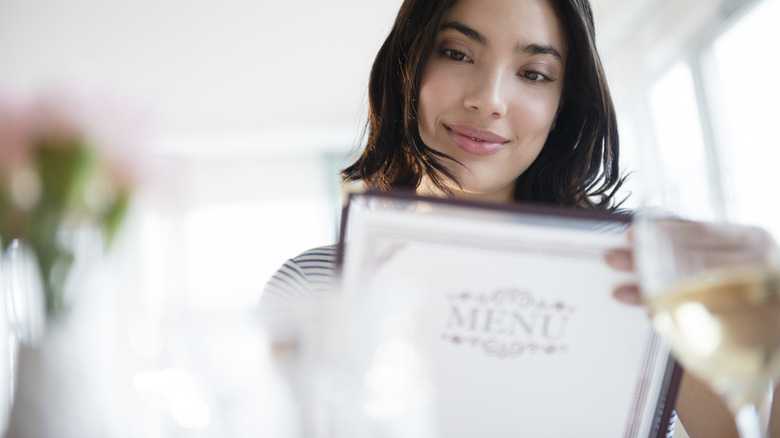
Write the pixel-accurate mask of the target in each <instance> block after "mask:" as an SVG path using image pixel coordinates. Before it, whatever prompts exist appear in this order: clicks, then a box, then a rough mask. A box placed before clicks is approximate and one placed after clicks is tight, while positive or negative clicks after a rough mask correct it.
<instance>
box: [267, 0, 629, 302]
mask: <svg viewBox="0 0 780 438" xmlns="http://www.w3.org/2000/svg"><path fill="white" fill-rule="evenodd" d="M509 12H511V14H510V13H509ZM367 131H368V139H367V144H366V146H365V149H364V150H363V153H362V155H361V156H360V158H359V159H358V160H357V161H356V162H355V163H353V164H352V165H351V166H349V167H348V168H346V169H345V170H344V171H343V172H342V177H343V179H344V180H345V181H347V182H352V181H360V182H362V183H363V184H365V185H366V186H367V187H368V188H372V189H410V190H415V191H417V192H418V193H420V194H427V195H440V196H462V197H468V198H471V199H476V200H484V201H492V202H512V201H528V202H539V203H545V204H555V205H563V206H570V207H587V208H600V209H612V208H614V207H615V201H614V197H615V190H616V189H617V188H618V187H619V186H620V182H621V179H620V177H619V175H618V174H619V169H618V152H619V151H618V136H617V123H616V118H615V112H614V108H613V105H612V101H611V98H610V95H609V90H608V87H607V82H606V78H605V77H604V72H603V69H602V68H601V61H600V59H599V56H598V53H597V51H596V47H595V36H594V28H593V19H592V15H591V11H590V6H589V4H588V2H587V1H579V0H578V1H569V2H565V1H564V2H547V1H541V0H539V1H512V0H507V1H490V2H480V1H471V0H460V1H455V0H444V1H436V0H407V1H405V2H404V3H403V5H402V6H401V9H400V11H399V13H398V17H397V18H396V21H395V24H394V26H393V28H392V30H391V32H390V35H389V36H388V37H387V39H386V40H385V43H384V44H383V45H382V47H381V49H380V50H379V53H378V55H377V57H376V60H375V61H374V66H373V69H372V71H371V77H370V83H369V117H368V126H367ZM334 255H335V247H332V246H331V247H325V248H318V249H315V250H312V251H309V252H307V253H304V254H302V255H301V256H299V257H296V258H295V259H292V260H291V261H289V262H288V263H286V264H285V265H284V266H283V267H282V268H281V269H280V270H279V271H278V272H277V273H276V274H275V275H274V276H273V277H272V278H271V280H270V281H269V282H268V284H267V285H266V288H265V290H264V292H263V298H264V299H273V298H289V297H297V296H310V295H316V294H321V293H325V291H327V289H328V288H329V286H330V280H331V278H332V264H333V259H334Z"/></svg>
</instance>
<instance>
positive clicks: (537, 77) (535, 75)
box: [520, 70, 550, 81]
mask: <svg viewBox="0 0 780 438" xmlns="http://www.w3.org/2000/svg"><path fill="white" fill-rule="evenodd" d="M520 76H522V77H524V78H526V79H528V80H531V81H549V80H550V79H549V78H548V77H547V76H545V75H543V74H541V73H539V72H538V71H533V70H528V71H522V72H520Z"/></svg>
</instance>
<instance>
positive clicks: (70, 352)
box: [0, 241, 111, 438]
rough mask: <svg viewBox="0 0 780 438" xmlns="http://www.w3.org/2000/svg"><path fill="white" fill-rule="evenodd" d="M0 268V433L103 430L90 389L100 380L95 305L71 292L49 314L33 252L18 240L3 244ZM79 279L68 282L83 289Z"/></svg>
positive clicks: (40, 435) (8, 436) (61, 435)
mask: <svg viewBox="0 0 780 438" xmlns="http://www.w3.org/2000/svg"><path fill="white" fill-rule="evenodd" d="M88 262H89V263H94V262H95V260H94V259H91V260H89V261H88ZM0 266H1V267H2V270H0V272H2V283H0V284H1V285H2V292H3V293H2V300H0V301H2V306H3V310H4V311H3V312H2V315H1V316H2V317H4V323H3V324H2V329H0V330H5V333H1V332H0V339H2V341H3V343H4V345H2V347H0V350H2V351H3V354H5V355H6V356H5V357H0V359H1V360H0V362H2V363H0V372H1V373H2V374H3V376H2V377H3V387H2V388H0V391H2V392H0V398H2V400H1V401H2V402H4V404H3V405H2V407H3V408H4V409H3V410H2V415H3V426H4V428H5V434H4V435H3V437H4V438H14V437H16V438H22V437H30V438H32V437H36V438H45V437H57V438H71V437H73V438H75V437H83V438H89V437H96V438H97V437H105V436H110V435H111V434H109V433H106V432H107V431H106V428H105V421H103V419H101V414H102V412H103V411H104V410H103V409H102V408H101V407H100V406H99V400H100V396H99V395H96V394H98V392H99V386H100V383H101V382H100V381H97V379H100V378H101V374H100V370H96V365H95V364H96V363H98V362H99V361H97V360H96V355H97V354H99V353H97V352H96V350H97V349H101V348H105V345H103V344H102V342H95V336H97V335H98V334H100V333H99V332H101V331H102V332H105V331H106V330H105V329H104V328H97V329H96V327H95V326H94V324H93V323H92V321H93V319H94V318H93V316H95V315H98V314H100V312H101V309H96V308H95V307H94V306H92V305H91V304H90V302H89V301H90V298H91V297H90V296H89V293H86V294H85V293H81V292H82V291H79V296H78V298H79V300H78V301H83V302H79V303H74V305H73V306H72V307H71V308H69V309H68V311H67V312H66V313H63V314H62V315H59V317H57V318H51V317H50V315H47V313H46V304H45V292H44V290H45V288H44V283H45V281H44V279H43V278H42V277H41V274H40V270H39V269H38V263H37V260H36V255H35V253H34V251H32V250H31V249H30V248H29V247H27V246H25V245H23V244H21V243H19V242H18V241H14V242H11V244H10V245H8V247H7V249H6V250H5V251H4V252H3V254H2V257H1V258H0ZM74 267H75V266H74ZM83 280H84V279H80V280H79V281H77V282H71V283H70V286H74V285H75V286H76V287H77V288H79V289H83V288H85V287H86V289H89V287H88V286H89V284H90V282H89V281H83ZM76 304H78V305H76ZM96 332H98V333H97V334H96ZM0 356H2V355H0Z"/></svg>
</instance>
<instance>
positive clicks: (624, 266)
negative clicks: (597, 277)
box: [604, 248, 642, 306]
mask: <svg viewBox="0 0 780 438" xmlns="http://www.w3.org/2000/svg"><path fill="white" fill-rule="evenodd" d="M604 260H605V261H606V262H607V265H609V266H610V267H612V269H615V270H618V271H627V272H629V271H633V270H634V253H633V251H631V250H630V249H627V248H618V249H613V250H610V251H608V252H607V253H606V254H605V255H604ZM612 296H613V297H614V298H615V299H616V300H617V301H619V302H621V303H623V304H628V305H632V306H637V305H641V304H642V295H641V294H640V293H639V286H637V285H636V284H635V283H632V284H623V285H620V286H618V287H616V288H615V290H613V291H612Z"/></svg>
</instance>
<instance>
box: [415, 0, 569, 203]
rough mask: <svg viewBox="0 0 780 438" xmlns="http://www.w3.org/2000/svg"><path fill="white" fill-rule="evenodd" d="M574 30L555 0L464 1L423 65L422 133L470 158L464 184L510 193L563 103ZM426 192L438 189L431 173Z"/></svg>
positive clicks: (436, 145)
mask: <svg viewBox="0 0 780 438" xmlns="http://www.w3.org/2000/svg"><path fill="white" fill-rule="evenodd" d="M567 50H568V48H567V46H566V37H565V34H564V31H563V29H562V27H561V24H560V22H559V20H558V17H557V15H556V14H555V11H554V9H553V7H552V5H551V4H550V3H549V1H548V0H459V1H458V2H457V3H455V5H454V6H452V7H451V8H450V9H449V10H447V12H446V13H445V14H444V18H443V20H442V26H441V28H440V29H439V32H438V35H437V37H436V42H435V45H434V50H433V52H432V54H431V58H430V59H429V61H428V64H427V65H426V67H425V70H424V72H423V77H422V82H421V86H420V100H419V106H418V124H419V129H420V137H421V138H422V140H423V142H424V143H425V144H426V145H428V146H429V147H430V148H432V149H434V150H436V151H438V152H442V153H444V154H447V155H449V156H450V157H452V158H454V159H456V160H457V161H459V162H460V163H461V164H463V166H458V165H457V164H454V163H453V165H452V166H451V169H452V172H453V175H454V176H455V177H456V178H457V180H458V181H459V182H460V184H461V186H462V188H463V193H460V192H458V191H457V187H453V189H455V193H456V194H460V195H462V196H465V197H470V198H477V199H482V200H490V201H498V202H509V201H511V200H512V198H513V194H514V187H515V181H516V180H517V177H518V176H520V174H522V173H523V172H524V171H525V170H526V169H527V168H528V166H530V165H531V163H532V162H533V161H534V160H535V159H536V157H537V156H538V155H539V153H540V152H541V150H542V146H543V145H544V143H545V141H546V139H547V135H548V134H549V132H550V130H551V129H552V127H553V122H554V120H555V116H556V114H557V112H558V108H559V105H560V104H561V92H562V89H563V79H564V78H563V75H564V70H565V65H566V56H567ZM419 191H420V192H422V193H428V194H431V193H434V194H435V191H434V190H432V189H431V186H430V184H427V183H426V181H425V180H424V181H423V184H422V185H421V188H420V189H419Z"/></svg>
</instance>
